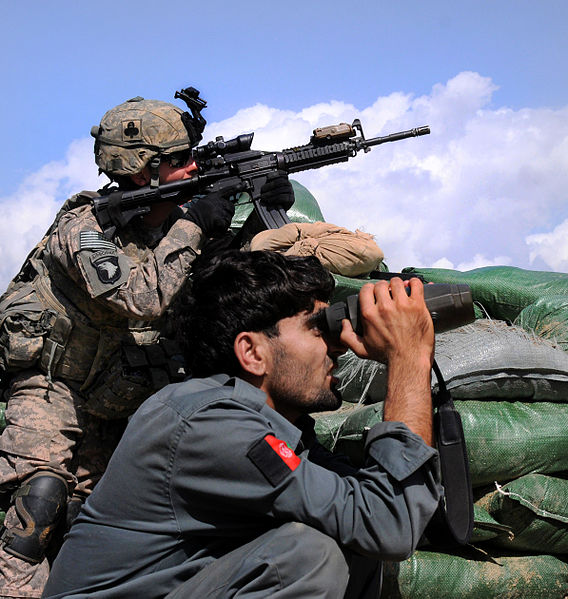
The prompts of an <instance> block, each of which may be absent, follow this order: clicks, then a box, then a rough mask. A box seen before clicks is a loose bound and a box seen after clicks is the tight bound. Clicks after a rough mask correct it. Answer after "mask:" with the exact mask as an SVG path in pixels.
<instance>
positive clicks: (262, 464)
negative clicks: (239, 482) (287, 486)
mask: <svg viewBox="0 0 568 599" xmlns="http://www.w3.org/2000/svg"><path fill="white" fill-rule="evenodd" d="M247 456H248V458H249V459H250V460H251V461H252V463H253V464H254V465H255V466H256V467H257V468H258V469H259V470H260V471H261V472H262V474H263V475H264V476H265V477H266V480H268V482H269V483H270V484H271V485H272V486H273V487H276V486H277V485H278V484H280V483H281V482H282V481H283V480H284V479H285V478H286V477H287V476H288V475H290V474H292V472H294V470H296V468H297V467H298V466H299V465H300V462H301V460H300V458H299V457H298V456H297V455H296V454H295V453H294V452H293V451H292V450H291V449H290V448H289V447H288V445H287V444H286V443H285V442H284V441H281V440H280V439H277V438H276V437H275V436H274V435H266V436H265V437H263V438H262V439H260V441H257V442H256V443H255V444H254V445H253V446H252V447H251V448H250V449H249V452H248V454H247Z"/></svg>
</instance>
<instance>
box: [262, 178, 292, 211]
mask: <svg viewBox="0 0 568 599" xmlns="http://www.w3.org/2000/svg"><path fill="white" fill-rule="evenodd" d="M260 198H261V200H262V203H263V204H265V205H266V206H270V207H271V208H284V210H288V209H290V208H291V207H292V204H293V203H294V190H293V189H292V184H291V183H290V181H289V179H288V175H287V174H286V173H284V172H283V171H277V172H275V173H269V174H268V176H267V177H266V183H265V184H264V185H263V186H262V187H261V188H260Z"/></svg>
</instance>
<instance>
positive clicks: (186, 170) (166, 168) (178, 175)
mask: <svg viewBox="0 0 568 599" xmlns="http://www.w3.org/2000/svg"><path fill="white" fill-rule="evenodd" d="M196 172H197V164H196V163H195V160H192V159H191V160H189V161H188V162H187V163H186V164H184V165H183V166H170V164H169V163H168V162H161V163H160V170H159V173H160V183H171V182H172V181H181V180H182V179H191V178H192V177H193V176H194V175H195V173H196Z"/></svg>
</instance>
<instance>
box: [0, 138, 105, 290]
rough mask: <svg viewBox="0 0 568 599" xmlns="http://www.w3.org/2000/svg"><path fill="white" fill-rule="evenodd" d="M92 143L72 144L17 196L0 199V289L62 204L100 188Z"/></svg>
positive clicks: (17, 192) (83, 140)
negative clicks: (65, 153)
mask: <svg viewBox="0 0 568 599" xmlns="http://www.w3.org/2000/svg"><path fill="white" fill-rule="evenodd" d="M102 184H103V183H102V182H101V181H99V180H98V177H97V169H96V166H95V164H94V162H93V147H92V142H91V141H89V140H88V139H82V140H79V141H74V142H73V143H71V145H70V146H69V149H68V151H67V155H66V157H65V159H64V160H61V161H58V162H50V163H49V164H46V165H44V166H43V167H42V168H41V169H39V170H38V171H37V172H35V173H33V174H31V175H29V176H28V177H26V178H25V179H24V181H22V183H21V185H20V186H19V188H18V190H17V191H16V193H14V194H13V195H11V196H8V197H4V198H0V239H2V243H1V244H0V288H1V289H2V290H3V289H4V288H5V287H6V286H7V285H8V282H9V281H10V279H11V278H12V277H13V276H14V275H15V274H16V273H17V271H18V269H19V268H20V266H21V265H22V263H23V260H24V259H25V257H26V256H27V254H28V253H29V252H30V250H31V249H32V248H33V247H34V245H35V244H36V243H38V242H39V241H40V240H41V238H42V236H43V234H44V233H45V232H46V231H47V229H48V227H49V225H50V224H51V222H52V221H53V218H54V216H55V214H56V213H57V210H58V209H59V207H60V206H61V204H62V203H63V201H64V200H65V199H66V198H67V197H68V196H70V195H72V194H73V193H76V192H78V191H81V190H82V189H93V188H95V189H96V188H97V187H100V186H101V185H102Z"/></svg>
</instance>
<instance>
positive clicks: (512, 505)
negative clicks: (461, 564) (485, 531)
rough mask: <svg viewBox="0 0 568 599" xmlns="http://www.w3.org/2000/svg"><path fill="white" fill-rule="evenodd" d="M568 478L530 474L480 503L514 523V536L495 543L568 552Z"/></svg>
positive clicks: (499, 519) (496, 516)
mask: <svg viewBox="0 0 568 599" xmlns="http://www.w3.org/2000/svg"><path fill="white" fill-rule="evenodd" d="M567 498H568V480H565V479H563V478H556V477H553V476H546V475H543V474H534V473H533V474H527V475H526V476H521V477H520V478H518V479H516V480H514V481H512V482H510V483H508V484H506V485H503V486H502V487H498V488H497V490H496V491H493V492H492V493H489V494H487V495H485V496H484V497H482V498H481V499H479V500H478V501H477V502H476V505H477V506H479V507H482V508H484V509H486V510H487V512H488V513H489V515H491V516H492V517H493V518H494V519H495V520H497V522H500V523H501V524H505V525H507V526H510V527H511V530H512V532H513V535H514V536H513V537H512V538H507V537H499V538H495V539H493V540H492V544H493V545H495V546H498V547H503V548H505V549H507V550H521V551H535V552H544V553H568V501H567Z"/></svg>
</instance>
